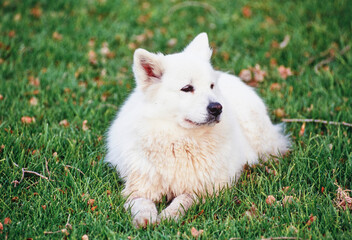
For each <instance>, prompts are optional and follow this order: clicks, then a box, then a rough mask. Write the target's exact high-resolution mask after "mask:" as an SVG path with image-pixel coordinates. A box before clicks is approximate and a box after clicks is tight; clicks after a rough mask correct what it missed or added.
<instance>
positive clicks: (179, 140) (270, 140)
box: [106, 33, 290, 227]
mask: <svg viewBox="0 0 352 240" xmlns="http://www.w3.org/2000/svg"><path fill="white" fill-rule="evenodd" d="M211 55H212V51H211V49H210V47H209V42H208V36H207V34H206V33H201V34H199V35H198V36H197V37H196V38H195V39H194V40H193V41H192V42H191V43H190V44H189V45H188V46H187V47H186V48H185V49H184V50H183V51H182V52H180V53H175V54H170V55H163V54H161V53H157V54H154V53H150V52H148V51H146V50H144V49H137V50H136V51H135V53H134V56H133V58H134V59H133V72H134V76H135V80H136V88H135V89H134V91H133V92H132V94H131V95H130V96H129V98H128V99H127V100H126V102H125V103H124V105H123V106H122V108H121V110H120V111H119V113H118V114H117V117H116V119H115V120H114V121H113V123H112V125H111V127H110V129H109V131H108V138H107V148H108V153H107V156H106V161H107V162H109V163H111V164H112V165H113V166H115V167H116V169H117V171H118V172H119V174H120V176H121V177H122V178H123V179H124V181H125V188H124V190H123V192H122V194H123V196H124V197H126V199H127V201H126V204H125V208H126V209H129V210H130V211H131V214H132V218H133V224H134V225H135V226H136V227H144V226H146V225H147V224H153V223H156V222H159V221H161V220H163V219H175V220H176V219H178V218H180V217H181V216H182V215H183V214H184V213H185V212H186V211H187V209H188V208H189V207H190V206H191V205H192V204H193V203H194V202H196V201H197V199H199V198H198V197H199V196H202V195H205V194H214V193H216V192H217V191H218V190H219V189H221V188H223V187H225V186H229V185H231V183H232V182H234V181H236V178H238V177H239V176H240V174H241V170H242V169H243V165H244V164H246V163H248V164H254V163H257V162H258V159H259V158H266V157H267V156H269V155H280V154H284V153H285V152H286V151H287V150H288V148H289V146H290V144H289V139H288V137H287V136H285V135H284V134H283V132H282V129H281V126H279V125H273V124H272V122H271V121H270V119H269V116H268V113H267V110H266V107H265V105H264V102H263V101H262V100H261V98H260V97H259V96H258V95H257V94H256V92H255V91H254V90H253V89H252V88H250V87H248V86H247V85H245V84H244V83H243V82H242V81H241V80H240V79H239V78H238V77H235V76H233V75H230V74H227V73H224V72H220V71H216V70H214V69H213V67H212V65H211V63H210V58H211ZM163 196H166V197H167V199H168V200H170V201H171V200H172V201H171V203H170V204H169V205H168V207H166V208H165V209H164V210H162V211H161V213H159V214H158V211H157V209H156V206H155V203H156V202H159V201H161V199H162V197H163Z"/></svg>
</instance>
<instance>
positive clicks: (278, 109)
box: [274, 108, 286, 118]
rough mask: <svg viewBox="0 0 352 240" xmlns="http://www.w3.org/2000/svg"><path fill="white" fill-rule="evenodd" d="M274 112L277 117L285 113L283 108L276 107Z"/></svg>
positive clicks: (281, 116)
mask: <svg viewBox="0 0 352 240" xmlns="http://www.w3.org/2000/svg"><path fill="white" fill-rule="evenodd" d="M274 114H275V116H276V117H278V118H283V117H284V116H285V115H286V113H285V110H284V109H283V108H277V109H275V110H274Z"/></svg>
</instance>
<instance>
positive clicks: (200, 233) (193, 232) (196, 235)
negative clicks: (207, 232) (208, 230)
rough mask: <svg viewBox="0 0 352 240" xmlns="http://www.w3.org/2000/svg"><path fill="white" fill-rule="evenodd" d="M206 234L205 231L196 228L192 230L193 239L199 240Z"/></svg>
mask: <svg viewBox="0 0 352 240" xmlns="http://www.w3.org/2000/svg"><path fill="white" fill-rule="evenodd" d="M203 232H204V230H202V229H201V230H199V231H198V230H197V229H196V228H195V227H192V229H191V234H192V236H193V237H195V238H197V237H198V236H200V235H202V233H203Z"/></svg>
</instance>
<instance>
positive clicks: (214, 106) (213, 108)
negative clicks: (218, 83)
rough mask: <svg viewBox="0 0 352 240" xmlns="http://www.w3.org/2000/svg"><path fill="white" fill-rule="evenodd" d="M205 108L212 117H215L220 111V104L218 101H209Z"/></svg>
mask: <svg viewBox="0 0 352 240" xmlns="http://www.w3.org/2000/svg"><path fill="white" fill-rule="evenodd" d="M207 110H208V113H209V114H211V115H213V116H214V117H217V116H219V115H220V114H221V112H222V106H221V104H220V103H218V102H211V103H209V105H208V107H207Z"/></svg>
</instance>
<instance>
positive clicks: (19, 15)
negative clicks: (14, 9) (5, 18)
mask: <svg viewBox="0 0 352 240" xmlns="http://www.w3.org/2000/svg"><path fill="white" fill-rule="evenodd" d="M21 18H22V16H21V13H17V14H16V15H15V16H14V17H13V20H14V21H15V22H18V21H19V20H21Z"/></svg>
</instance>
